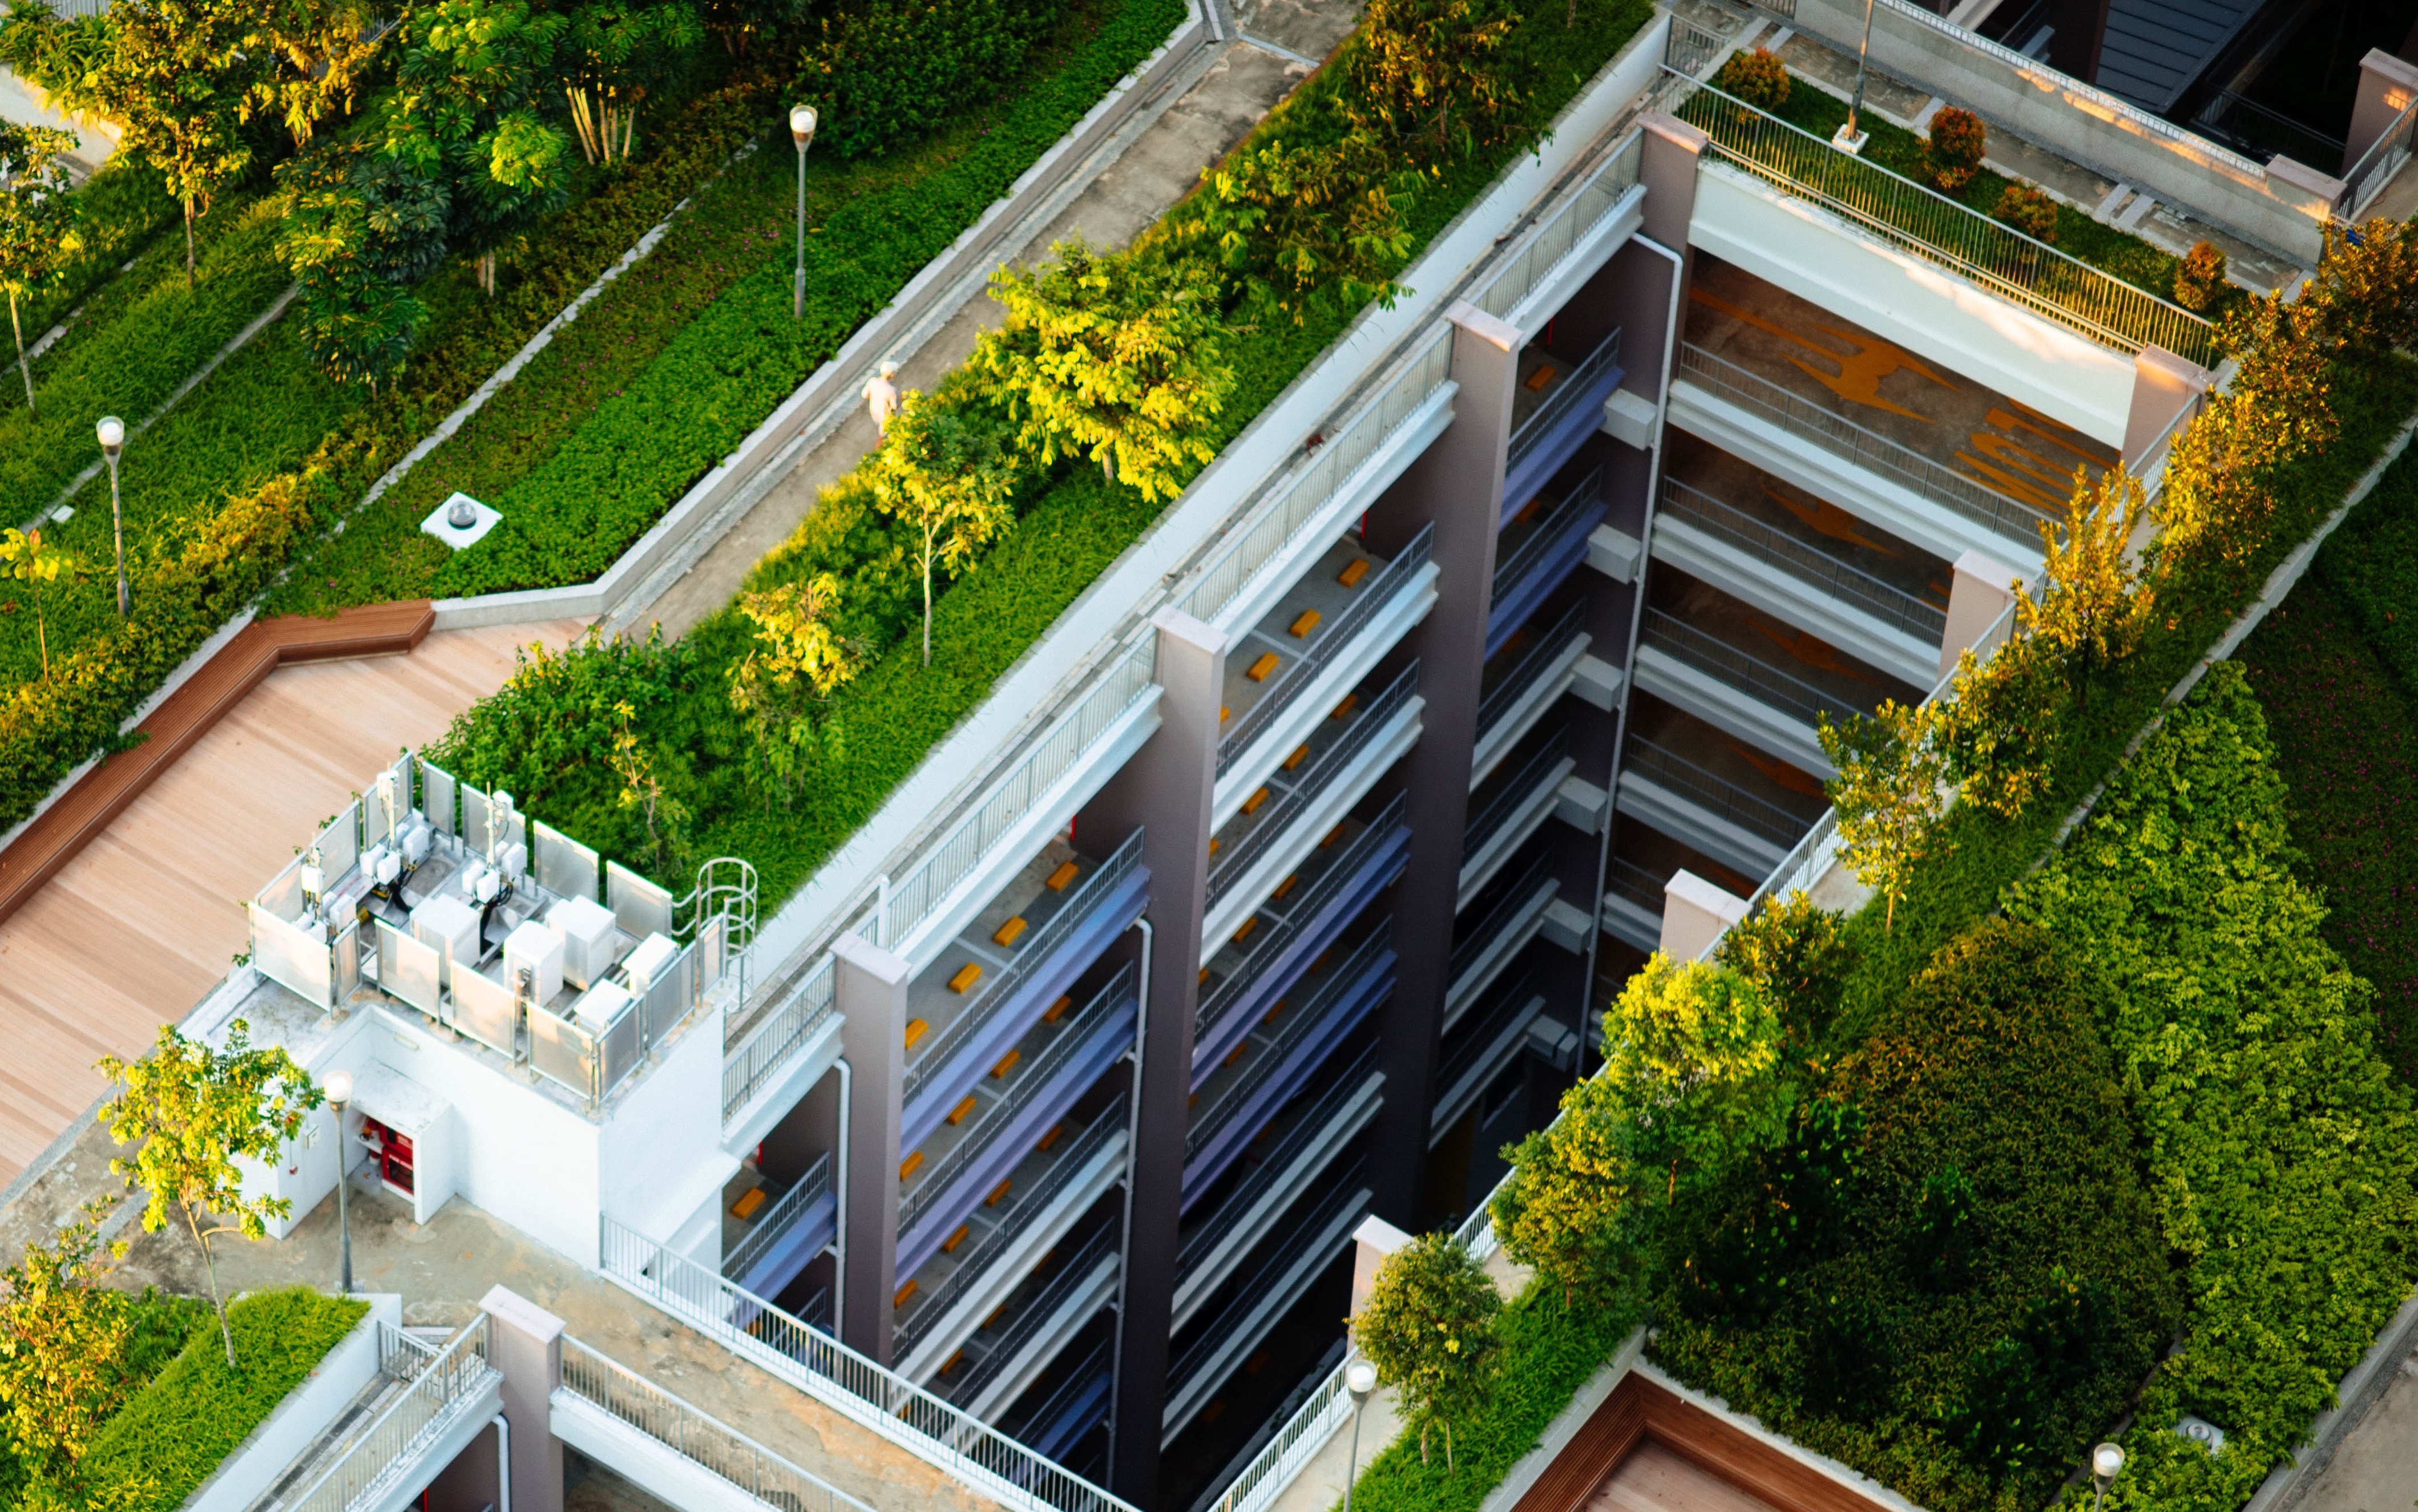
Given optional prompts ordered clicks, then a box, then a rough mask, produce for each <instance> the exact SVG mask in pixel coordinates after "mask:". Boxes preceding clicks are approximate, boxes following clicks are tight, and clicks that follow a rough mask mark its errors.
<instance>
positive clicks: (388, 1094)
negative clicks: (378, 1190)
mask: <svg viewBox="0 0 2418 1512" xmlns="http://www.w3.org/2000/svg"><path fill="white" fill-rule="evenodd" d="M344 1122H345V1123H347V1124H349V1125H350V1128H349V1129H348V1130H347V1131H346V1134H347V1138H346V1143H345V1150H346V1153H347V1155H348V1157H349V1159H350V1161H351V1164H352V1168H354V1169H355V1170H357V1171H359V1170H360V1169H361V1168H362V1167H363V1166H364V1165H367V1166H368V1167H369V1168H370V1169H369V1172H368V1174H372V1175H374V1176H375V1179H376V1181H377V1183H378V1184H380V1185H381V1186H383V1187H385V1188H386V1190H387V1192H388V1194H389V1195H390V1196H392V1197H395V1198H398V1199H401V1200H403V1201H406V1202H408V1203H410V1204H411V1221H412V1222H414V1223H426V1222H427V1221H428V1220H429V1219H431V1218H433V1217H435V1216H436V1212H437V1210H438V1209H439V1208H442V1207H443V1206H444V1205H445V1204H446V1202H447V1200H448V1199H451V1197H452V1196H453V1192H454V1187H455V1183H456V1176H455V1172H456V1171H457V1170H459V1169H460V1167H461V1142H462V1136H461V1128H462V1121H461V1120H460V1119H459V1118H457V1117H455V1116H454V1112H453V1105H452V1104H451V1103H448V1102H447V1101H445V1100H444V1099H443V1098H441V1097H439V1096H437V1095H436V1093H435V1092H430V1091H429V1090H428V1089H427V1088H425V1087H422V1086H421V1084H420V1083H418V1082H416V1081H414V1080H412V1079H411V1078H410V1077H406V1076H404V1075H403V1074H402V1073H400V1072H398V1071H395V1070H393V1069H392V1068H390V1067H389V1066H387V1065H385V1064H384V1063H382V1062H379V1061H371V1062H370V1063H369V1064H368V1065H366V1066H363V1067H362V1068H361V1070H360V1073H359V1074H358V1075H356V1076H355V1077H354V1078H353V1101H352V1106H351V1107H347V1108H346V1109H345V1110H344Z"/></svg>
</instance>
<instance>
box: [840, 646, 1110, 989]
mask: <svg viewBox="0 0 2418 1512" xmlns="http://www.w3.org/2000/svg"><path fill="white" fill-rule="evenodd" d="M1157 649H1158V648H1157V642H1156V640H1155V639H1154V638H1152V637H1149V636H1143V637H1142V638H1141V639H1140V640H1139V641H1138V642H1137V643H1136V644H1135V645H1134V646H1132V647H1131V648H1129V649H1127V650H1126V651H1125V654H1124V656H1123V657H1122V658H1120V659H1118V660H1117V661H1115V662H1114V663H1113V664H1111V665H1110V666H1109V667H1108V668H1107V669H1106V670H1105V672H1104V673H1103V674H1100V675H1099V676H1098V680H1096V681H1094V683H1093V684H1092V687H1091V691H1090V692H1088V693H1086V694H1085V695H1083V699H1082V701H1081V702H1080V703H1079V704H1077V705H1076V706H1075V707H1074V708H1073V709H1070V710H1067V711H1066V712H1065V713H1064V714H1062V715H1060V716H1059V717H1058V719H1057V720H1056V721H1055V722H1054V723H1053V724H1052V725H1050V726H1049V728H1048V730H1047V731H1046V732H1044V733H1043V735H1042V736H1041V738H1040V739H1039V740H1038V741H1035V742H1034V743H1033V747H1032V748H1031V749H1030V750H1028V751H1026V752H1025V754H1024V756H1023V759H1021V760H1019V761H1018V763H1017V764H1016V766H1015V767H1014V768H1012V769H1011V770H1010V771H1008V772H1007V773H1006V774H1005V775H1004V776H1002V777H999V778H997V779H995V780H993V781H992V782H991V783H989V784H988V787H989V795H988V796H987V797H986V798H985V799H984V800H983V801H982V802H981V803H980V804H979V805H978V806H977V807H976V808H975V809H974V810H973V812H972V813H971V814H968V815H966V816H965V817H962V818H960V819H958V820H957V821H956V824H954V825H952V826H951V827H950V828H949V831H948V832H947V833H946V834H944V835H942V836H941V838H940V839H939V840H937V841H936V842H934V843H933V844H931V845H928V846H926V847H925V848H923V852H922V854H923V860H922V861H920V862H919V863H917V864H916V865H915V867H914V869H913V870H911V871H910V872H909V873H908V874H907V875H906V876H905V877H903V878H898V879H896V880H895V881H893V882H892V883H891V884H890V885H889V886H888V887H886V888H884V889H883V890H882V892H881V894H880V899H879V900H878V901H877V902H876V903H875V904H874V907H873V916H872V919H871V921H870V923H871V926H872V933H871V934H870V935H869V936H868V937H867V938H869V939H872V941H873V942H874V943H875V944H877V945H880V946H883V947H885V948H887V949H891V950H895V949H897V948H898V946H899V944H900V942H901V941H903V940H905V939H906V938H907V937H908V936H909V935H911V934H912V933H914V931H915V929H916V927H917V926H918V925H920V924H923V923H924V921H925V920H926V919H928V918H930V917H931V915H932V913H933V911H934V910H935V909H938V908H940V906H941V902H942V900H944V899H945V898H946V897H947V896H948V894H949V893H950V891H951V890H952V889H954V888H955V887H956V885H957V884H958V883H959V882H960V881H962V880H964V879H965V878H966V877H967V876H968V875H969V874H970V873H972V871H973V870H974V868H975V867H976V866H977V865H979V864H980V863H981V862H982V859H983V857H985V856H986V855H988V854H989V853H990V849H991V848H992V847H993V846H995V845H997V844H998V843H999V842H1000V840H1001V839H1002V837H1004V836H1005V835H1006V833H1007V832H1008V831H1010V830H1011V829H1013V828H1015V826H1016V825H1017V824H1018V822H1019V821H1021V820H1022V819H1023V818H1024V817H1025V816H1026V815H1028V814H1030V813H1031V812H1032V810H1033V804H1034V803H1035V802H1037V801H1039V799H1040V798H1041V796H1042V794H1044V793H1046V792H1048V790H1049V788H1050V787H1052V786H1053V785H1054V784H1056V782H1057V781H1058V779H1059V778H1061V777H1063V776H1064V775H1065V774H1066V773H1067V772H1068V771H1071V770H1073V768H1074V767H1075V765H1076V764H1077V763H1078V762H1079V760H1080V759H1081V757H1082V756H1083V753H1084V752H1086V751H1088V750H1090V749H1091V746H1092V742H1093V741H1096V740H1098V739H1099V738H1100V736H1101V735H1102V734H1104V733H1105V732H1106V731H1107V730H1108V728H1109V726H1110V725H1113V724H1114V723H1116V721H1117V719H1118V718H1119V717H1120V716H1121V715H1123V714H1124V713H1125V710H1128V709H1130V708H1132V707H1133V706H1134V704H1135V703H1136V702H1137V701H1139V700H1140V698H1141V697H1142V696H1143V695H1145V694H1146V693H1147V692H1148V691H1149V689H1150V687H1151V685H1152V675H1153V673H1154V672H1155V668H1156V664H1157V663H1156V658H1157Z"/></svg>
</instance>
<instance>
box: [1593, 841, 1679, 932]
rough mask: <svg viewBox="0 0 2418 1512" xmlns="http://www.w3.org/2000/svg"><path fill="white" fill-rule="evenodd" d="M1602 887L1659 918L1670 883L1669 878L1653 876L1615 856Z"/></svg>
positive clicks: (1631, 862)
mask: <svg viewBox="0 0 2418 1512" xmlns="http://www.w3.org/2000/svg"><path fill="white" fill-rule="evenodd" d="M1604 886H1605V888H1606V890H1607V891H1610V892H1614V893H1619V894H1620V895H1621V896H1622V897H1625V898H1627V899H1628V900H1629V901H1630V902H1631V903H1634V904H1636V905H1637V906H1638V907H1639V908H1641V909H1645V911H1646V912H1648V913H1650V914H1653V915H1655V916H1656V917H1658V918H1660V916H1661V913H1662V905H1663V904H1664V903H1666V902H1668V901H1669V899H1668V897H1667V895H1666V894H1667V893H1668V892H1669V889H1670V886H1671V883H1670V879H1669V878H1661V877H1657V876H1655V875H1654V874H1653V873H1652V872H1649V871H1647V870H1646V869H1645V867H1643V866H1640V865H1639V864H1637V863H1635V862H1633V861H1630V859H1628V858H1627V857H1625V856H1615V857H1613V858H1612V869H1611V870H1610V871H1609V872H1607V873H1606V874H1605V876H1604Z"/></svg>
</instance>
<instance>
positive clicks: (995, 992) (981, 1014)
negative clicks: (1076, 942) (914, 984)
mask: <svg viewBox="0 0 2418 1512" xmlns="http://www.w3.org/2000/svg"><path fill="white" fill-rule="evenodd" d="M1140 864H1141V832H1140V830H1136V831H1135V832H1133V833H1132V834H1130V835H1127V836H1126V837H1125V844H1124V845H1121V846H1119V847H1117V848H1116V850H1115V851H1114V852H1113V853H1111V854H1110V857H1109V859H1108V860H1106V861H1104V862H1102V863H1100V864H1099V865H1097V866H1095V867H1094V868H1093V869H1092V875H1091V876H1089V877H1086V878H1083V879H1082V881H1081V882H1080V883H1079V884H1078V885H1077V886H1076V888H1075V889H1074V891H1073V892H1071V893H1067V895H1066V901H1065V902H1064V903H1063V904H1061V905H1059V908H1058V911H1057V912H1055V913H1053V914H1051V915H1050V916H1049V917H1048V920H1047V921H1046V922H1045V923H1043V924H1042V925H1041V926H1040V927H1039V928H1037V929H1035V930H1033V934H1032V937H1031V938H1030V939H1029V940H1028V941H1027V943H1026V944H1025V946H1024V948H1023V949H1022V950H1021V951H1018V953H1017V955H1016V959H1015V960H1013V961H1011V962H1009V963H1008V965H1007V969H1006V970H1002V972H1000V974H999V980H998V981H997V982H995V983H993V984H992V985H991V987H990V990H989V991H987V992H985V993H984V994H983V995H982V996H981V997H979V998H976V999H975V1000H973V1001H972V1002H970V1003H968V1004H966V1006H965V1009H964V1010H963V1011H962V1012H960V1013H959V1014H958V1015H957V1016H956V1018H954V1019H952V1020H950V1022H949V1025H948V1027H947V1028H946V1029H943V1030H941V1031H939V1032H937V1033H935V1034H933V1035H931V1036H930V1044H929V1046H927V1047H926V1049H925V1051H924V1053H923V1054H922V1055H920V1056H917V1057H916V1058H915V1060H914V1061H912V1062H911V1064H909V1066H908V1067H907V1099H908V1101H910V1102H912V1101H913V1100H914V1098H915V1094H916V1093H918V1092H922V1091H923V1090H924V1088H925V1087H926V1085H928V1084H929V1083H930V1081H931V1079H932V1078H933V1077H936V1076H938V1075H940V1073H941V1068H942V1067H943V1066H945V1065H947V1064H948V1063H949V1060H950V1058H951V1057H953V1056H955V1055H956V1052H957V1050H958V1047H959V1046H962V1045H963V1044H964V1043H965V1041H966V1040H967V1039H969V1038H971V1037H972V1034H973V1032H974V1031H975V1030H976V1029H978V1028H979V1027H981V1026H982V1025H983V1024H984V1023H986V1022H987V1021H988V1020H989V1018H990V1014H991V1010H992V1009H994V1008H996V1007H997V1006H999V1005H1000V1004H1001V1003H1003V1002H1005V1001H1007V1000H1008V999H1010V998H1011V997H1013V996H1015V995H1016V991H1017V989H1018V987H1021V986H1022V985H1024V981H1025V979H1026V978H1027V977H1029V976H1031V975H1033V972H1035V971H1038V970H1041V968H1043V967H1044V966H1047V965H1048V964H1049V957H1050V955H1051V954H1052V953H1054V952H1055V951H1056V950H1057V949H1058V947H1059V946H1060V945H1062V944H1064V942H1065V940H1066V938H1067V937H1068V936H1070V935H1072V934H1074V933H1075V932H1076V931H1077V930H1078V929H1079V928H1081V927H1082V926H1083V924H1085V923H1086V922H1087V921H1088V920H1089V918H1090V916H1091V912H1092V910H1093V909H1095V908H1097V907H1098V906H1099V904H1100V901H1101V899H1103V898H1105V897H1107V896H1108V895H1109V894H1110V893H1112V892H1114V891H1115V890H1116V888H1117V887H1118V886H1119V885H1120V884H1121V883H1123V882H1124V880H1125V878H1127V877H1130V876H1131V875H1133V871H1134V868H1136V867H1138V866H1140Z"/></svg>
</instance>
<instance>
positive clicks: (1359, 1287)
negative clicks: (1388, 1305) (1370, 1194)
mask: <svg viewBox="0 0 2418 1512" xmlns="http://www.w3.org/2000/svg"><path fill="white" fill-rule="evenodd" d="M1411 1240H1412V1236H1411V1235H1409V1234H1406V1233H1404V1232H1402V1230H1400V1229H1397V1228H1395V1227H1394V1226H1393V1225H1392V1224H1390V1223H1387V1222H1386V1221H1385V1219H1383V1218H1374V1217H1370V1218H1363V1219H1361V1220H1360V1227H1359V1228H1357V1229H1353V1230H1352V1316H1353V1317H1354V1318H1357V1317H1359V1316H1360V1312H1361V1309H1362V1308H1364V1307H1366V1306H1369V1298H1370V1296H1371V1295H1372V1294H1373V1293H1374V1292H1375V1291H1376V1290H1377V1273H1378V1272H1379V1271H1381V1270H1383V1269H1384V1268H1385V1262H1386V1261H1387V1260H1391V1259H1393V1258H1394V1257H1395V1256H1396V1255H1398V1254H1400V1253H1401V1252H1402V1251H1403V1250H1405V1249H1408V1248H1410V1247H1411Z"/></svg>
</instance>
